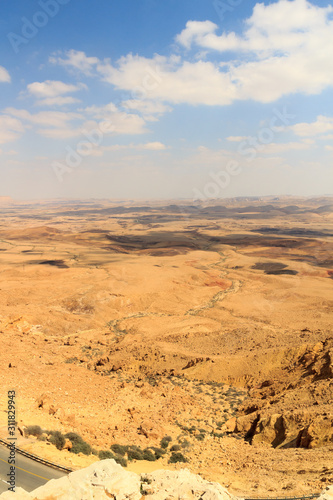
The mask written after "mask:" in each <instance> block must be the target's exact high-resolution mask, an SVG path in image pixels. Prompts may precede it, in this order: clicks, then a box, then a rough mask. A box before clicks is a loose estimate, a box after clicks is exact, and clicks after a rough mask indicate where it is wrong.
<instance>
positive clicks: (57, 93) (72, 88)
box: [27, 80, 87, 106]
mask: <svg viewBox="0 0 333 500" xmlns="http://www.w3.org/2000/svg"><path fill="white" fill-rule="evenodd" d="M86 88H87V86H86V85H85V84H83V83H79V84H77V85H73V84H69V83H64V82H61V81H56V80H46V81H45V82H33V83H30V84H29V85H27V92H28V94H29V95H32V96H34V97H36V98H37V99H38V101H37V104H38V105H40V106H43V105H45V106H62V105H64V104H72V103H76V102H80V101H79V100H78V99H75V98H74V97H70V96H65V94H69V93H72V92H77V91H78V90H81V89H86Z"/></svg>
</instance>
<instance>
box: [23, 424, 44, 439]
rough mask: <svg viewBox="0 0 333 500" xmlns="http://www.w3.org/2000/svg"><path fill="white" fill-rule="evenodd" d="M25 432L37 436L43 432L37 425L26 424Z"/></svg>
mask: <svg viewBox="0 0 333 500" xmlns="http://www.w3.org/2000/svg"><path fill="white" fill-rule="evenodd" d="M27 433H28V435H29V436H36V437H39V436H41V435H42V434H43V429H42V428H41V427H40V426H39V425H28V427H27Z"/></svg>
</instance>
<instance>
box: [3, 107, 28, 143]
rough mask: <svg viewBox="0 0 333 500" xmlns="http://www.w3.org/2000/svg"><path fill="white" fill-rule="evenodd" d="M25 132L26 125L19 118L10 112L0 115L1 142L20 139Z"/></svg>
mask: <svg viewBox="0 0 333 500" xmlns="http://www.w3.org/2000/svg"><path fill="white" fill-rule="evenodd" d="M23 132H24V126H23V124H22V122H21V121H20V120H19V119H17V118H14V117H13V116H9V115H8V114H4V115H0V144H5V143H7V142H11V141H14V140H16V139H18V138H19V137H20V136H21V134H22V133H23Z"/></svg>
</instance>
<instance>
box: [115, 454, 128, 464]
mask: <svg viewBox="0 0 333 500" xmlns="http://www.w3.org/2000/svg"><path fill="white" fill-rule="evenodd" d="M114 459H115V461H116V462H117V464H119V465H121V466H122V467H127V460H126V458H124V457H121V456H120V455H116V456H115V457H114Z"/></svg>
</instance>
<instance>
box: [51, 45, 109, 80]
mask: <svg viewBox="0 0 333 500" xmlns="http://www.w3.org/2000/svg"><path fill="white" fill-rule="evenodd" d="M49 61H50V62H51V63H53V64H60V65H61V66H67V67H69V68H74V69H76V70H78V71H80V72H81V73H83V74H85V75H87V76H89V75H91V74H92V70H93V68H94V67H95V66H96V65H97V64H98V63H99V62H100V61H99V59H98V58H97V57H88V56H86V54H85V53H84V52H81V51H77V50H68V51H67V52H66V58H65V59H63V58H61V57H58V56H57V54H53V55H52V56H51V57H50V58H49Z"/></svg>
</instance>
